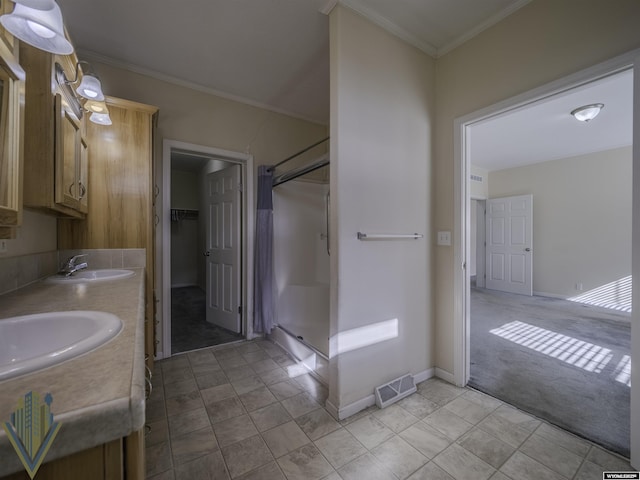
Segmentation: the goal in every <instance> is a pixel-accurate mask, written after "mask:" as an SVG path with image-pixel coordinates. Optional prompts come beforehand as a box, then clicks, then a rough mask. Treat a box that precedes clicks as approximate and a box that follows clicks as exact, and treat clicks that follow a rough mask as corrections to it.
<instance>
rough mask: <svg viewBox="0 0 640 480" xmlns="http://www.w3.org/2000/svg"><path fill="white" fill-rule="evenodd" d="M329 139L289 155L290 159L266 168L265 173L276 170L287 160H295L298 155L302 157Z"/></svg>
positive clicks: (287, 159) (286, 159)
mask: <svg viewBox="0 0 640 480" xmlns="http://www.w3.org/2000/svg"><path fill="white" fill-rule="evenodd" d="M329 138H331V137H327V138H323V139H322V140H320V141H319V142H316V143H314V144H313V145H309V146H308V147H307V148H304V149H302V150H300V151H299V152H297V153H294V154H293V155H291V156H290V157H287V158H285V159H284V160H282V161H281V162H278V163H276V164H275V165H272V166H271V167H269V168H267V171H269V172H273V171H274V170H275V169H276V168H278V167H279V166H280V165H282V164H283V163H286V162H288V161H289V160H293V159H294V158H296V157H297V156H299V155H302V154H303V153H305V152H308V151H309V150H311V149H312V148H313V147H317V146H318V145H320V144H321V143H324V142H326V141H327V140H329Z"/></svg>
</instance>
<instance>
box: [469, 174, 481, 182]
mask: <svg viewBox="0 0 640 480" xmlns="http://www.w3.org/2000/svg"><path fill="white" fill-rule="evenodd" d="M471 180H473V181H474V182H482V177H481V176H480V175H473V174H472V175H471Z"/></svg>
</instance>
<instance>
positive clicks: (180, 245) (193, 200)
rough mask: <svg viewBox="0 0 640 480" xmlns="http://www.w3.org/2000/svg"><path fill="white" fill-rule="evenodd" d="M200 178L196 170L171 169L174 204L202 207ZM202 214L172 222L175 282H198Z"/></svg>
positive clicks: (195, 283) (173, 281) (172, 265)
mask: <svg viewBox="0 0 640 480" xmlns="http://www.w3.org/2000/svg"><path fill="white" fill-rule="evenodd" d="M198 192H199V179H198V176H197V175H196V174H195V173H193V172H185V171H181V170H171V208H177V209H191V210H198V208H199V202H198ZM198 224H199V217H198V218H196V219H193V218H184V219H181V220H179V221H177V222H174V221H172V222H171V286H172V287H184V286H189V285H197V284H198V262H199V261H200V258H201V257H202V255H201V251H200V249H199V248H198Z"/></svg>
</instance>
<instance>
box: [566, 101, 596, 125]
mask: <svg viewBox="0 0 640 480" xmlns="http://www.w3.org/2000/svg"><path fill="white" fill-rule="evenodd" d="M603 107H604V104H603V103H594V104H591V105H585V106H583V107H579V108H576V109H575V110H573V111H572V112H571V115H573V116H574V117H576V120H580V121H581V122H588V121H589V120H593V119H594V118H596V117H597V116H598V114H599V113H600V110H602V108H603Z"/></svg>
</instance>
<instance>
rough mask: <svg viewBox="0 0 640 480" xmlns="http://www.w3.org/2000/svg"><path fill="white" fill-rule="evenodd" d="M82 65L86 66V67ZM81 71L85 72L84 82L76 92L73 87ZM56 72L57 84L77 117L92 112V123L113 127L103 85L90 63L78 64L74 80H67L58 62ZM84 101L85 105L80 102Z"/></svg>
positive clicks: (90, 117) (90, 119)
mask: <svg viewBox="0 0 640 480" xmlns="http://www.w3.org/2000/svg"><path fill="white" fill-rule="evenodd" d="M81 65H86V67H82V66H81ZM80 70H82V72H83V75H82V81H81V82H80V85H79V86H78V88H77V89H76V90H75V92H74V90H73V89H72V88H71V85H72V84H74V83H77V82H78V77H79V75H78V73H79V71H80ZM55 72H56V73H55V78H56V82H57V83H58V85H59V87H60V90H61V92H62V93H63V96H64V98H65V99H66V100H67V104H68V105H69V107H70V108H71V109H72V110H73V112H74V113H75V115H76V117H78V118H82V114H83V112H84V111H85V110H86V111H87V112H91V115H90V116H89V121H90V122H93V123H96V124H98V125H111V118H110V117H109V109H108V108H107V104H106V102H105V97H104V93H102V85H101V84H100V80H99V79H98V76H97V75H96V74H95V73H94V71H93V68H92V67H91V65H90V64H89V62H85V61H81V62H78V63H77V64H76V71H75V78H74V79H73V80H68V79H67V76H66V74H65V73H64V69H63V68H62V66H61V65H60V64H59V63H57V62H56V65H55ZM79 97H80V98H79ZM82 99H85V100H84V104H83V103H81V101H80V100H82Z"/></svg>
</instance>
